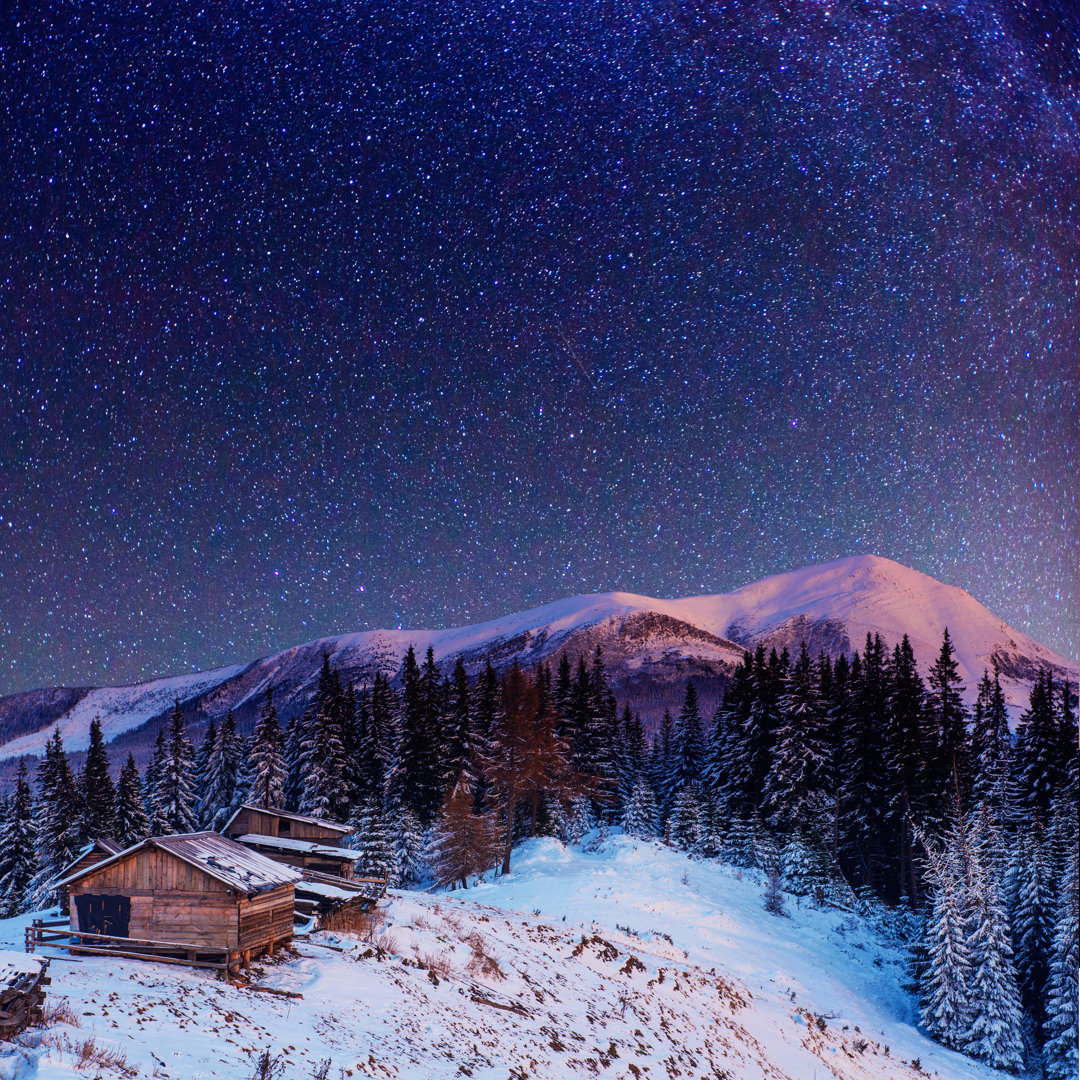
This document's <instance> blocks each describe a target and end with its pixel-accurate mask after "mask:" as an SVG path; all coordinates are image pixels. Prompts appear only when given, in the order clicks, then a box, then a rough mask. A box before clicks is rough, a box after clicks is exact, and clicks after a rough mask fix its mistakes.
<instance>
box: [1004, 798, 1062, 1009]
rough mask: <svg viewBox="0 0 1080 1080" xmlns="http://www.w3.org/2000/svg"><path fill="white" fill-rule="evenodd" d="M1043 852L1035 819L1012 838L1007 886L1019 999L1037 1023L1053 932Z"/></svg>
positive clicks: (1050, 892)
mask: <svg viewBox="0 0 1080 1080" xmlns="http://www.w3.org/2000/svg"><path fill="white" fill-rule="evenodd" d="M1046 855H1047V853H1046V833H1045V830H1044V829H1043V826H1042V822H1041V820H1040V819H1039V818H1036V819H1035V821H1034V822H1033V823H1032V825H1031V826H1030V827H1028V828H1026V829H1024V830H1023V831H1022V832H1020V833H1019V834H1017V836H1016V838H1015V840H1014V846H1013V852H1012V857H1011V859H1010V865H1009V878H1008V887H1007V897H1008V906H1009V925H1010V927H1011V929H1012V946H1013V954H1014V960H1015V965H1016V973H1017V979H1018V982H1019V986H1020V994H1021V1000H1022V1001H1023V1003H1024V1007H1025V1009H1026V1010H1027V1012H1028V1013H1029V1014H1030V1015H1031V1017H1032V1019H1033V1020H1034V1022H1035V1024H1036V1025H1039V1024H1041V1023H1042V1020H1043V990H1044V987H1045V985H1046V976H1047V970H1048V967H1047V965H1048V959H1049V950H1050V940H1051V937H1052V934H1053V903H1054V900H1053V889H1052V885H1051V880H1050V872H1049V867H1048V866H1047V858H1046Z"/></svg>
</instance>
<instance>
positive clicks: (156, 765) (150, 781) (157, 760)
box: [143, 725, 166, 836]
mask: <svg viewBox="0 0 1080 1080" xmlns="http://www.w3.org/2000/svg"><path fill="white" fill-rule="evenodd" d="M165 754H166V746H165V726H164V725H162V726H161V727H159V728H158V730H157V735H156V736H155V738H154V750H153V753H151V755H150V760H149V761H148V762H147V763H146V772H145V773H144V775H143V802H144V803H145V805H146V813H147V814H148V815H149V818H150V834H151V836H161V835H163V834H164V832H165V830H166V822H165V818H164V815H163V814H162V813H161V809H160V804H159V802H158V788H159V785H160V781H161V773H162V770H163V769H164V768H165Z"/></svg>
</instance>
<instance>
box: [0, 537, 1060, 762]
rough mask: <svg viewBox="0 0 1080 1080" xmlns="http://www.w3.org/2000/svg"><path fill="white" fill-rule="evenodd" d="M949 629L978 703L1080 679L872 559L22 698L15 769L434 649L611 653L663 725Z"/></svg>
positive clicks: (625, 690) (480, 659) (297, 696)
mask: <svg viewBox="0 0 1080 1080" xmlns="http://www.w3.org/2000/svg"><path fill="white" fill-rule="evenodd" d="M946 626H947V627H948V628H949V632H950V635H951V636H952V639H953V642H954V644H955V646H956V652H957V659H958V661H959V665H960V674H961V677H962V678H963V680H964V681H965V683H966V684H967V687H968V694H969V697H970V696H971V695H972V694H973V691H974V686H975V683H976V682H977V680H978V679H979V677H980V676H981V675H982V672H983V669H984V668H992V667H993V666H994V665H995V664H996V665H997V667H998V669H999V670H1000V672H1001V674H1002V678H1003V683H1004V686H1005V690H1006V695H1007V698H1008V700H1009V703H1010V705H1012V706H1013V708H1014V709H1019V708H1022V707H1023V705H1024V704H1025V703H1026V700H1027V695H1028V690H1029V687H1030V684H1031V681H1032V679H1033V678H1034V675H1035V673H1036V672H1037V671H1038V670H1039V669H1040V668H1041V667H1044V666H1048V667H1050V668H1052V669H1053V670H1054V672H1055V673H1056V675H1057V677H1058V678H1069V679H1072V680H1074V681H1075V680H1076V679H1077V667H1076V665H1075V664H1074V663H1071V662H1070V661H1068V660H1066V659H1065V658H1063V657H1061V656H1058V655H1057V654H1056V653H1053V652H1051V651H1050V650H1049V649H1047V648H1045V647H1044V646H1043V645H1040V644H1039V643H1038V642H1036V641H1033V640H1032V639H1031V638H1029V637H1027V636H1026V635H1024V634H1021V633H1020V632H1019V631H1017V630H1014V629H1013V628H1012V627H1010V626H1008V625H1007V624H1006V623H1005V622H1003V621H1002V620H1001V619H999V618H998V617H997V616H995V615H993V614H992V613H991V612H989V611H988V610H987V609H986V608H985V607H983V606H982V604H980V603H979V602H978V601H977V600H975V599H974V598H973V597H971V596H969V595H968V594H967V593H966V592H964V591H963V590H962V589H958V588H956V587H955V586H951V585H945V584H943V583H942V582H939V581H936V580H935V579H934V578H931V577H928V576H927V575H926V574H922V573H919V572H918V571H916V570H911V569H909V568H908V567H905V566H901V565H900V564H899V563H895V562H892V561H891V560H889V559H883V558H879V557H877V556H873V555H863V556H856V557H853V558H847V559H838V560H836V561H835V562H830V563H825V564H822V565H819V566H811V567H806V568H804V569H802V570H796V571H793V572H791V573H785V574H777V575H775V576H774V577H769V578H766V579H765V580H763V581H759V582H755V583H754V584H752V585H746V586H744V587H743V588H741V589H736V590H735V591H734V592H731V593H723V594H719V595H715V596H695V597H686V598H684V599H681V600H659V599H656V598H654V597H649V596H637V595H634V594H632V593H619V592H616V593H604V594H599V595H594V596H575V597H571V598H569V599H566V600H559V601H556V602H554V603H550V604H544V605H543V606H541V607H538V608H534V609H532V610H530V611H523V612H518V613H515V614H512V615H507V616H505V617H503V618H500V619H494V620H492V621H490V622H485V623H479V624H477V625H474V626H465V627H453V628H450V629H445V630H370V631H366V632H363V633H356V634H344V635H341V636H339V637H330V638H322V639H320V640H317V641H311V642H308V643H306V644H304V645H298V646H296V647H294V648H291V649H286V650H284V651H283V652H280V653H277V654H275V655H273V656H269V657H266V658H264V659H261V660H256V661H254V662H253V663H250V664H246V665H240V666H236V667H228V668H219V669H217V670H215V671H207V672H200V673H196V674H191V675H183V676H178V677H176V678H170V679H159V680H155V681H154V682H150V683H144V684H141V685H139V686H130V687H106V688H101V689H96V690H89V691H87V690H78V691H33V692H31V693H28V694H22V695H16V696H15V697H13V698H6V699H0V738H2V739H4V742H3V743H2V745H0V759H3V758H11V757H13V756H16V755H21V754H28V753H29V754H37V753H40V752H41V750H42V748H43V747H44V744H45V742H46V740H47V739H48V737H49V735H50V734H51V732H52V730H54V728H55V727H56V726H59V727H60V728H61V729H62V731H63V734H64V740H65V744H66V745H67V747H68V748H69V749H70V750H75V751H77V750H81V749H84V748H85V746H86V741H87V733H88V730H89V724H90V721H91V719H92V718H93V717H94V716H95V715H98V716H100V717H101V718H102V722H103V725H104V728H105V734H106V737H107V738H108V739H110V740H114V741H116V743H117V749H118V750H119V749H124V748H127V747H131V748H134V749H140V748H145V745H146V744H147V743H148V741H149V739H150V738H151V737H152V731H153V729H154V728H155V726H156V722H157V721H158V719H159V718H161V717H162V716H164V715H165V714H166V713H167V712H168V710H169V709H170V708H171V706H172V703H173V699H174V698H176V697H179V698H180V700H181V702H182V703H183V707H184V711H185V715H186V716H187V718H188V719H189V721H191V722H193V723H195V724H199V723H205V721H206V720H207V719H208V718H209V717H211V716H215V717H216V716H222V715H224V713H225V711H226V710H227V709H230V708H231V709H233V710H234V711H235V713H236V715H237V717H238V718H239V719H240V721H241V723H242V724H243V723H250V721H251V719H252V718H253V717H254V715H255V714H256V712H257V710H258V706H259V702H260V700H261V698H262V696H263V695H264V694H265V692H266V688H267V687H268V686H273V687H274V691H275V696H276V698H277V701H278V707H279V711H280V712H281V714H282V716H283V718H284V719H288V718H290V717H291V716H293V715H296V714H297V713H298V712H300V711H301V710H302V709H303V707H304V705H305V704H306V703H307V702H308V700H310V698H311V695H312V694H313V693H314V689H315V683H316V680H317V677H318V670H319V666H320V664H321V661H322V656H323V653H324V652H325V653H329V654H330V658H331V662H332V663H333V664H334V666H335V667H337V668H338V669H339V670H340V671H341V673H342V675H343V676H344V677H345V678H347V679H349V680H351V681H353V682H356V683H364V682H369V681H370V680H371V679H372V678H373V677H374V675H375V673H376V672H381V673H382V674H384V675H387V676H388V677H391V678H393V677H395V676H396V675H397V673H398V672H399V671H400V668H401V662H402V658H403V656H404V654H405V652H406V650H407V649H408V647H409V646H410V645H412V646H413V647H414V648H415V649H416V651H417V654H418V656H419V657H420V658H422V657H423V654H424V653H425V652H426V650H427V649H428V647H429V646H430V647H431V649H432V651H433V653H434V656H435V660H436V661H437V662H438V663H439V664H440V665H441V666H443V667H449V666H450V665H451V664H452V663H453V662H454V661H455V660H456V659H457V657H459V656H461V657H462V658H464V660H465V663H466V666H467V667H468V668H469V670H470V672H471V673H473V674H475V673H476V672H477V671H478V670H479V669H480V668H481V666H482V665H483V663H484V661H485V659H486V658H491V660H492V662H493V663H494V664H495V665H496V666H497V667H499V668H501V669H505V668H507V667H509V666H510V665H511V664H512V663H513V662H515V661H517V662H518V663H520V664H522V665H523V666H527V665H532V664H535V663H537V662H539V661H541V660H545V661H549V662H552V661H556V660H557V659H558V658H559V657H560V656H561V655H562V654H563V653H564V652H565V653H569V654H570V655H571V657H572V658H576V657H577V655H578V654H579V653H585V654H588V655H591V654H592V653H593V652H594V650H595V649H596V648H597V646H599V647H600V648H601V649H602V650H603V655H604V660H605V664H606V666H607V669H608V672H609V675H610V678H611V682H612V685H613V686H614V688H615V691H616V694H617V695H618V697H619V698H620V700H629V701H631V702H632V703H633V704H635V706H636V707H638V708H640V709H641V710H642V711H643V712H645V713H646V714H647V715H651V716H655V715H657V714H658V713H659V712H660V711H662V709H663V708H664V707H665V706H671V705H675V704H677V701H678V699H679V697H680V695H681V693H682V687H683V683H684V681H685V679H686V678H687V677H689V676H692V677H693V678H694V679H695V681H696V682H697V684H698V686H699V690H700V691H701V696H702V699H703V704H704V705H705V706H706V708H711V706H712V704H713V703H714V702H715V701H716V700H717V698H718V697H719V694H720V692H721V690H722V688H723V686H724V685H725V683H726V681H727V679H728V678H729V677H730V675H731V672H732V671H733V669H734V667H735V665H736V664H738V663H739V661H740V660H741V658H742V657H743V655H744V654H745V650H746V649H752V648H754V647H755V646H756V645H757V644H758V643H759V642H761V643H763V644H764V645H765V646H766V647H767V648H774V647H775V648H777V649H781V648H784V647H787V648H788V649H790V650H794V649H796V648H797V647H798V644H799V642H800V641H801V640H803V639H806V641H807V642H808V644H809V646H810V648H811V651H812V652H814V653H817V652H818V651H820V650H822V649H824V650H825V651H827V652H828V653H829V654H830V655H833V656H836V655H838V654H839V653H841V652H851V651H852V650H853V649H854V648H861V647H862V643H863V640H864V639H865V636H866V634H867V633H880V634H881V635H882V637H883V638H884V639H885V641H886V642H887V643H888V644H889V645H890V646H891V645H893V644H895V643H896V642H898V641H899V640H900V638H901V637H902V636H903V634H905V633H906V634H908V636H909V637H910V638H911V642H912V645H913V647H914V649H915V653H916V656H917V658H918V660H919V662H920V664H921V665H922V667H923V670H924V671H925V669H926V668H927V667H929V665H930V664H931V663H932V662H933V660H934V658H935V657H936V655H937V652H938V650H939V648H940V645H941V637H942V633H943V631H944V629H945V627H946ZM65 694H67V695H70V700H68V699H65V697H64V695H65ZM43 703H44V704H43ZM144 728H145V730H143V729H144Z"/></svg>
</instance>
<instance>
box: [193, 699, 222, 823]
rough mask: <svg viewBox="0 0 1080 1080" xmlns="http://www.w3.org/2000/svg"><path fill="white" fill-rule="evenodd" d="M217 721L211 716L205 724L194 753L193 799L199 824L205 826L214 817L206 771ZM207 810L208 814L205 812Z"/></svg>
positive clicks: (214, 738) (212, 749) (215, 738)
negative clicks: (201, 737) (200, 739)
mask: <svg viewBox="0 0 1080 1080" xmlns="http://www.w3.org/2000/svg"><path fill="white" fill-rule="evenodd" d="M217 731H218V729H217V721H216V720H215V719H214V718H213V717H212V716H211V717H210V720H209V721H208V722H207V725H206V731H205V733H204V734H203V740H202V742H201V743H199V747H198V749H197V750H196V751H195V799H196V806H197V808H198V815H199V824H200V825H206V824H207V822H209V821H211V820H212V819H213V817H214V810H215V809H216V806H215V807H213V808H211V807H210V798H209V797H208V788H209V786H210V778H209V776H208V775H207V769H208V768H209V765H210V755H211V754H212V753H213V751H214V743H215V742H217ZM208 810H209V813H207V811H208Z"/></svg>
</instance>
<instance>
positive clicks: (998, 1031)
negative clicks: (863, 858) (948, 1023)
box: [960, 810, 1024, 1070]
mask: <svg viewBox="0 0 1080 1080" xmlns="http://www.w3.org/2000/svg"><path fill="white" fill-rule="evenodd" d="M979 828H980V830H981V831H982V832H983V836H981V837H980V839H979V841H978V842H975V841H974V840H973V843H972V845H971V849H970V851H969V864H970V877H969V919H970V924H971V931H970V933H969V935H968V941H967V948H968V953H969V956H970V963H971V981H970V986H969V1021H968V1027H967V1031H966V1033H965V1035H964V1037H963V1039H962V1041H961V1043H960V1045H961V1046H962V1047H963V1049H964V1050H965V1051H966V1052H967V1053H969V1054H971V1055H972V1056H973V1057H977V1058H979V1059H980V1060H982V1061H985V1062H987V1063H988V1064H990V1065H992V1066H993V1067H994V1068H996V1069H1008V1070H1016V1069H1019V1068H1020V1067H1021V1066H1022V1065H1023V1063H1024V1014H1023V1008H1022V1006H1021V1003H1020V991H1019V989H1018V988H1017V984H1016V968H1015V966H1014V965H1013V959H1012V943H1011V941H1010V939H1009V926H1008V919H1007V916H1006V912H1005V905H1004V903H1003V901H1002V899H1001V897H1000V893H999V889H998V883H997V880H996V877H997V873H998V871H999V868H998V867H997V866H996V865H995V864H994V863H993V862H990V863H987V862H986V861H984V860H985V857H986V856H987V855H991V854H992V853H993V852H994V851H995V849H996V848H999V847H1000V838H999V837H997V835H996V832H997V830H996V829H995V828H994V826H993V823H992V822H991V821H990V818H989V814H988V813H987V812H986V811H985V810H984V811H983V812H982V813H981V815H980V826H979Z"/></svg>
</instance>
